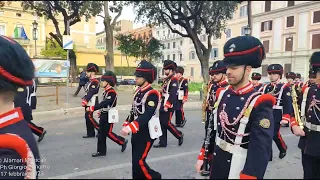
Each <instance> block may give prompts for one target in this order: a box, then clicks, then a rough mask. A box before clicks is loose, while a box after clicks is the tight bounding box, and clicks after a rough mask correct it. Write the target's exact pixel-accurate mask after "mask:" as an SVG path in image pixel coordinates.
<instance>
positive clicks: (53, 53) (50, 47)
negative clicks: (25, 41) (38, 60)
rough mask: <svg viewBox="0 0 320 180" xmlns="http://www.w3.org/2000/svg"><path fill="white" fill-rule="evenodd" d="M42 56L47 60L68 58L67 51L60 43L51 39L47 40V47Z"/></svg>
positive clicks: (42, 51)
mask: <svg viewBox="0 0 320 180" xmlns="http://www.w3.org/2000/svg"><path fill="white" fill-rule="evenodd" d="M40 54H41V55H42V56H44V57H46V58H52V57H60V58H63V59H66V58H67V51H66V50H64V49H63V48H62V47H61V46H60V45H59V43H58V42H57V41H56V40H55V39H53V38H52V37H51V38H47V39H46V46H45V48H44V49H42V50H41V52H40Z"/></svg>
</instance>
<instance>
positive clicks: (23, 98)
mask: <svg viewBox="0 0 320 180" xmlns="http://www.w3.org/2000/svg"><path fill="white" fill-rule="evenodd" d="M33 82H34V81H33ZM33 90H35V87H34V85H33V84H32V85H28V86H26V87H24V88H20V89H19V91H17V93H16V96H15V98H14V107H15V108H17V107H21V110H22V113H23V116H24V119H25V120H26V121H27V122H28V126H29V127H30V129H31V131H32V132H33V133H34V134H35V135H37V136H38V137H39V139H38V142H40V141H42V139H43V138H44V135H45V134H46V133H47V131H45V130H44V129H43V127H39V126H37V125H36V124H34V123H33V122H32V120H33V116H32V109H34V108H35V107H36V106H35V105H36V104H35V103H34V102H33V104H32V100H33V101H34V98H32V97H34V96H33V94H35V93H34V92H33Z"/></svg>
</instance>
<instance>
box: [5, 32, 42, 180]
mask: <svg viewBox="0 0 320 180" xmlns="http://www.w3.org/2000/svg"><path fill="white" fill-rule="evenodd" d="M33 78H34V65H33V63H32V61H31V59H30V57H29V56H28V55H27V53H26V51H25V50H24V49H23V47H22V46H21V45H19V44H18V43H17V42H16V41H14V40H12V39H10V38H8V37H5V36H0V92H1V93H0V106H1V108H0V167H1V168H0V178H1V179H9V178H10V179H11V178H14V179H37V178H38V175H39V171H40V169H39V167H40V155H39V150H38V146H37V142H36V141H35V139H34V136H33V134H32V132H31V130H30V128H29V127H28V123H27V121H25V120H24V117H23V116H24V115H23V112H22V110H23V109H22V108H24V107H29V108H30V106H29V105H28V104H27V103H26V101H24V102H25V103H24V105H25V106H24V107H17V108H14V107H13V101H14V99H15V93H16V92H17V91H25V89H26V88H25V87H26V86H29V85H32V83H33V82H32V79H33ZM22 99H23V98H22ZM22 99H21V100H22ZM24 100H25V98H24ZM30 111H31V109H30ZM30 111H29V112H30ZM12 174H13V175H12Z"/></svg>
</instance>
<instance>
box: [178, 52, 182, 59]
mask: <svg viewBox="0 0 320 180" xmlns="http://www.w3.org/2000/svg"><path fill="white" fill-rule="evenodd" d="M179 57H180V58H179V59H180V61H182V54H181V53H180V54H179Z"/></svg>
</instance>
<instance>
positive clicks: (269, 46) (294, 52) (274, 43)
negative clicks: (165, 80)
mask: <svg viewBox="0 0 320 180" xmlns="http://www.w3.org/2000/svg"><path fill="white" fill-rule="evenodd" d="M247 24H248V16H247V1H243V2H242V3H241V4H239V6H238V8H237V10H236V11H235V12H234V14H233V18H232V19H231V20H228V21H227V22H226V29H225V31H224V33H222V35H221V37H220V38H215V37H213V38H212V40H211V42H212V52H211V54H210V60H209V62H210V64H212V63H213V62H214V61H215V60H222V59H223V46H224V44H225V42H226V41H227V40H229V39H230V38H233V37H236V36H243V35H245V31H244V28H245V27H246V26H247ZM173 28H176V29H179V30H180V31H182V32H184V28H181V27H173ZM251 29H252V35H253V36H255V37H257V38H259V39H260V41H261V42H262V43H263V45H264V47H265V50H266V59H265V60H264V61H263V65H262V67H261V68H258V69H256V70H255V72H259V73H261V74H262V76H263V77H262V81H268V74H267V67H268V65H269V64H273V63H279V64H281V65H283V67H284V71H285V72H289V71H294V72H297V73H301V75H302V77H303V78H304V79H306V77H308V71H309V58H310V56H311V54H312V53H313V52H314V51H319V50H320V2H318V1H252V28H251ZM170 33H171V31H170V29H169V28H167V27H165V26H161V27H156V28H155V29H154V35H155V37H156V38H157V39H159V40H160V41H161V42H162V43H163V44H165V46H166V48H165V49H163V51H162V52H163V54H164V57H163V59H171V60H174V61H176V62H177V64H180V65H183V66H184V67H185V76H186V77H189V78H190V80H192V81H202V77H201V67H200V62H199V60H198V58H197V55H196V52H195V49H194V45H193V43H192V41H191V39H190V38H182V37H180V36H179V35H177V34H174V33H172V35H170ZM206 38H207V36H206V35H203V34H202V35H199V39H200V40H201V41H202V42H203V43H204V45H206V44H207V39H206ZM179 45H180V46H179ZM174 47H175V48H174ZM178 47H180V49H179V48H178ZM159 67H160V68H161V67H162V64H159ZM160 74H161V72H160ZM283 80H284V81H285V79H283Z"/></svg>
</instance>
